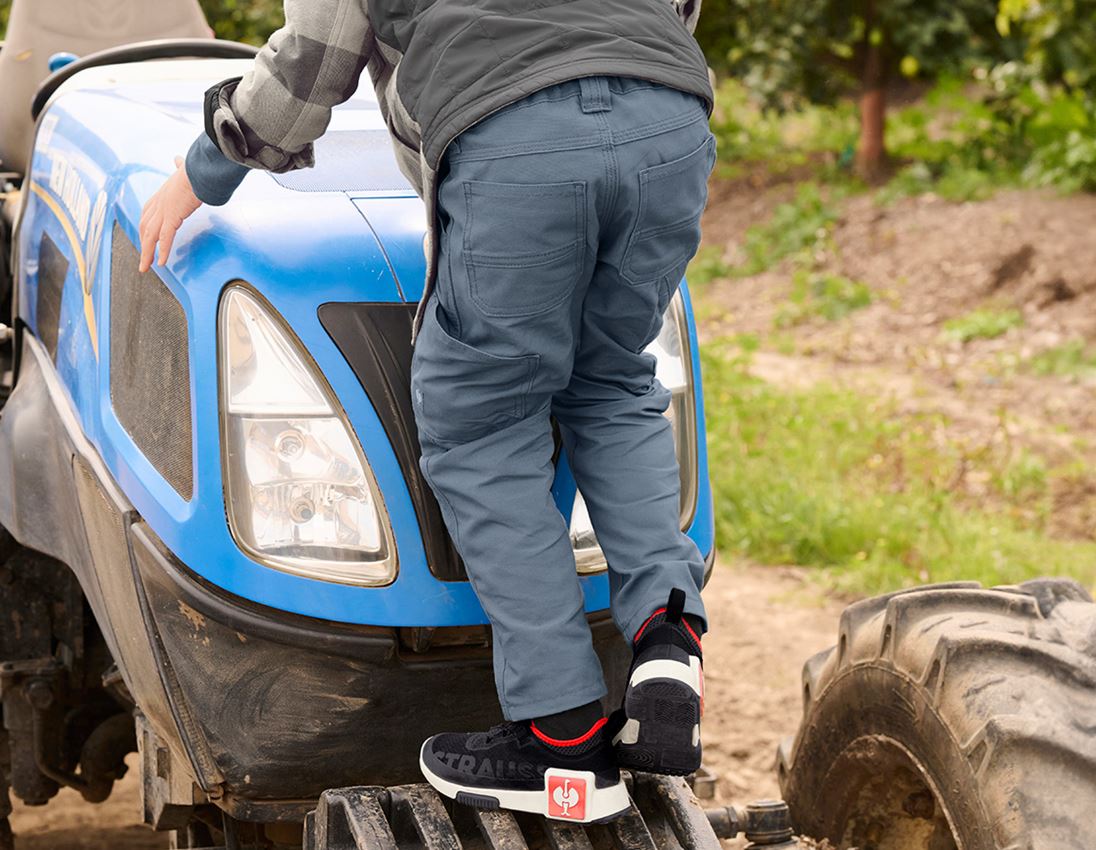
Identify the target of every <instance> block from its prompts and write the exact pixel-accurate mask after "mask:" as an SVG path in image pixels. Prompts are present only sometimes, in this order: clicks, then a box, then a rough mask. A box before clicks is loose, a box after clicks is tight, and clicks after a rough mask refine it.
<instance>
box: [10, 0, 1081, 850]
mask: <svg viewBox="0 0 1096 850" xmlns="http://www.w3.org/2000/svg"><path fill="white" fill-rule="evenodd" d="M63 52H67V53H70V54H75V55H78V56H82V57H83V58H80V59H75V56H68V57H58V56H57V54H60V53H63ZM253 53H254V49H253V48H250V47H247V46H245V45H240V44H234V43H228V42H223V41H216V40H213V39H211V38H210V37H209V31H208V28H207V26H206V23H205V21H204V19H203V18H202V15H201V12H200V11H199V9H198V6H197V3H196V0H158V1H157V2H156V3H154V4H153V3H146V2H143V0H101V2H95V3H89V2H76V0H17V2H16V3H15V4H14V8H13V10H12V14H11V21H10V26H9V31H8V42H7V44H6V45H4V46H3V48H2V49H0V170H2V171H3V174H2V175H0V182H2V190H3V194H2V196H0V202H2V205H0V243H2V250H0V257H2V261H0V305H2V306H0V375H2V380H0V405H2V411H0V527H2V528H0V704H2V716H3V728H2V730H0V850H11V848H12V836H11V831H10V829H9V828H8V821H7V818H6V816H7V815H8V814H9V813H10V808H9V804H8V799H9V792H10V794H14V795H15V796H16V797H18V798H19V799H21V800H23V801H24V802H26V803H27V804H31V805H43V804H46V803H47V802H48V801H49V800H50V799H51V798H52V797H53V796H54V795H55V794H56V793H57V791H58V789H59V788H61V787H63V786H66V787H71V788H74V789H76V790H77V791H79V793H80V794H82V795H83V797H84V798H85V799H87V800H89V801H92V802H96V801H102V800H104V799H106V797H107V796H108V795H109V794H110V792H111V789H112V787H113V785H114V783H115V781H116V780H117V779H118V778H119V777H120V776H121V775H122V774H123V773H124V772H125V770H126V767H125V764H124V761H123V760H124V758H125V756H126V755H127V754H128V753H130V752H133V751H137V752H139V754H140V755H139V764H140V770H141V777H140V786H141V789H142V808H143V817H144V820H145V822H146V823H148V824H150V825H151V826H153V827H154V828H156V829H158V830H167V831H170V832H171V835H172V839H171V840H172V842H173V846H174V847H177V848H227V849H228V850H234V848H244V847H261V848H290V847H302V846H303V847H307V848H311V850H350V848H367V849H368V850H397V848H402V847H403V846H405V845H407V846H412V847H416V848H418V847H422V848H425V850H456V848H458V847H460V846H462V845H463V846H466V847H475V848H479V847H487V848H491V850H524V848H526V847H541V846H550V847H553V848H555V850H564V849H565V848H566V850H591V848H593V847H597V848H602V847H607V846H609V845H612V846H614V847H617V848H620V850H648V848H655V847H657V848H660V850H662V848H667V850H678V848H683V849H684V850H694V848H711V850H715V848H717V847H718V846H719V839H720V838H725V837H732V836H734V835H738V834H743V835H744V836H745V837H746V838H747V839H748V840H749V841H751V842H752V843H753V845H754V846H756V847H771V848H790V847H795V846H797V843H796V842H797V840H796V839H794V838H793V837H792V835H793V830H794V831H796V832H799V833H803V834H807V835H812V836H814V837H817V838H827V839H829V840H831V841H832V842H833V843H834V844H835V845H840V846H845V847H859V848H869V847H874V848H880V850H882V848H894V847H901V848H915V849H919V848H924V850H948V848H959V850H1050V848H1054V850H1090V848H1091V847H1093V846H1096V830H1094V829H1093V827H1092V820H1091V818H1092V813H1093V812H1094V811H1096V605H1094V604H1093V603H1092V600H1091V598H1089V596H1088V595H1087V594H1086V592H1085V591H1084V590H1083V589H1082V588H1081V587H1079V586H1078V585H1075V584H1071V583H1069V582H1064V581H1054V580H1045V581H1038V582H1033V583H1029V584H1026V585H1023V586H1020V587H1010V588H996V589H982V588H980V587H978V586H977V585H973V584H969V585H968V584H963V585H954V586H947V587H932V588H925V589H920V590H911V591H909V592H904V593H899V594H894V595H891V596H888V597H884V598H881V599H874V600H870V601H866V602H861V603H858V604H856V605H853V606H852V607H851V608H849V609H848V611H847V612H846V613H845V615H844V616H843V618H842V621H841V625H840V629H839V633H838V640H837V644H836V646H835V647H834V648H833V649H831V650H829V651H827V652H825V653H822V654H820V655H818V656H816V657H815V658H812V659H811V660H810V661H809V662H808V663H807V666H806V668H805V670H804V679H803V702H804V720H803V725H802V727H801V728H800V730H799V732H798V734H797V735H796V736H795V737H794V739H792V740H790V741H789V743H788V744H787V745H785V747H783V748H782V749H781V752H780V756H779V768H778V769H779V773H780V782H781V785H782V788H783V790H784V793H785V795H786V797H787V804H784V803H781V802H767V803H758V804H753V805H750V806H747V807H745V808H743V809H741V810H739V809H731V808H716V809H708V810H705V809H704V808H702V807H701V805H700V804H699V803H698V802H697V798H696V796H695V795H694V793H693V790H692V788H691V786H690V783H688V782H686V781H685V780H683V779H671V778H666V777H656V776H651V775H645V774H639V773H637V774H635V775H634V776H631V777H629V779H628V782H629V790H630V792H631V794H632V799H633V801H634V806H633V808H632V809H631V810H630V811H629V813H628V814H626V815H625V816H624V817H622V818H620V819H617V820H615V821H613V822H611V823H609V824H603V825H596V826H590V827H583V826H580V825H577V824H573V823H567V822H565V821H560V820H546V819H543V818H534V817H526V816H524V815H518V816H515V815H513V814H511V813H509V812H505V811H500V810H494V811H491V810H478V809H471V808H466V807H463V806H459V805H454V804H452V803H450V802H449V801H443V800H442V798H440V797H439V796H438V795H437V794H436V793H435V792H434V791H433V790H431V789H430V788H429V787H428V786H426V785H424V784H423V783H422V782H421V776H420V774H419V772H418V761H417V756H418V747H419V744H420V743H421V741H422V740H423V739H424V738H425V737H426V736H428V735H430V734H433V733H435V732H437V731H440V730H441V729H443V728H445V729H461V728H467V729H473V728H482V727H483V726H485V725H487V724H489V723H491V722H494V721H496V720H498V719H499V718H498V706H497V702H496V699H495V694H494V688H493V684H492V674H491V634H490V630H489V628H488V626H487V621H486V618H485V617H484V614H483V611H482V609H481V608H480V606H479V604H478V603H477V601H476V598H475V595H474V593H473V592H472V588H471V587H470V585H469V583H468V581H467V577H466V575H465V572H464V568H463V565H462V563H461V560H460V557H459V555H458V553H457V552H456V551H455V549H454V547H453V545H452V542H451V541H450V539H449V537H448V535H447V534H446V531H445V527H444V524H443V522H442V518H441V514H440V513H439V509H438V506H437V504H436V502H435V501H434V499H433V496H432V494H431V492H430V490H429V488H428V487H427V486H426V484H425V482H424V481H423V479H422V477H421V474H420V472H419V469H418V443H417V438H416V433H415V429H414V421H413V417H412V413H411V408H410V403H409V391H408V382H409V374H408V373H409V367H410V359H411V348H410V333H409V331H410V324H411V319H412V316H413V313H414V308H415V305H416V303H417V301H418V298H419V296H420V294H421V287H422V280H423V276H424V258H423V247H422V240H423V234H424V230H425V226H424V219H423V216H424V213H423V207H422V204H421V202H420V201H419V199H418V198H417V197H416V196H415V194H414V192H413V191H412V190H411V188H410V186H409V185H408V184H407V182H406V180H405V179H404V177H403V176H402V175H401V174H400V172H399V170H398V168H397V167H396V163H395V159H394V156H393V154H392V152H391V149H390V143H389V139H388V135H387V130H386V128H385V126H384V124H383V122H382V120H381V117H380V114H379V112H378V110H377V105H376V102H375V100H374V97H373V94H372V90H371V88H370V86H369V85H368V83H367V84H365V85H363V87H362V90H361V91H359V92H358V94H357V95H356V96H355V97H354V98H352V99H351V100H350V101H349V102H348V103H347V104H345V105H344V106H342V107H340V108H338V109H337V110H336V111H335V116H334V119H333V121H332V125H331V129H330V132H329V133H328V134H327V135H326V136H325V137H324V139H322V140H321V141H320V142H319V143H318V145H317V149H316V160H317V162H316V167H315V168H313V169H308V170H306V171H303V172H298V173H292V174H285V175H270V174H263V173H253V174H251V175H249V176H248V178H247V179H246V180H245V181H244V183H243V185H242V187H241V189H240V191H239V192H238V193H237V195H236V198H235V199H234V201H233V203H232V204H231V205H229V206H227V207H224V208H218V209H215V210H208V209H207V210H203V211H202V212H200V213H199V214H198V215H197V216H196V217H195V219H194V222H193V226H191V227H188V230H187V231H185V237H186V238H185V239H183V240H182V241H181V242H180V243H179V244H178V245H177V250H176V252H175V254H174V257H173V259H172V260H171V262H170V263H169V264H168V265H167V266H166V267H165V268H162V269H160V268H158V269H156V270H154V271H152V272H149V273H146V274H143V275H141V274H139V273H138V271H137V251H136V248H135V244H136V241H137V224H138V221H139V217H140V211H141V208H142V204H143V203H144V201H145V200H146V199H147V198H148V197H149V195H150V194H151V193H152V192H153V191H154V189H155V188H156V187H157V186H158V184H159V182H160V181H161V180H162V178H163V175H164V173H165V170H166V168H167V167H169V166H170V163H165V162H163V161H162V160H163V154H162V152H163V151H164V150H172V149H175V150H178V151H183V150H185V148H186V145H188V144H189V142H190V141H191V140H192V139H193V137H194V136H195V135H196V133H197V132H198V131H199V129H200V127H201V125H202V112H201V108H202V107H201V105H202V94H203V92H204V91H205V89H206V88H207V87H209V86H210V85H211V84H212V83H214V82H216V81H218V80H221V79H224V78H226V77H230V76H234V75H236V74H240V73H243V72H244V71H246V69H247V68H248V63H249V57H250V56H251V55H253ZM51 57H52V59H51ZM73 60H74V61H73ZM66 63H67V64H66ZM51 65H52V67H51ZM304 278H306V279H307V286H304V285H302V279H304ZM650 350H651V353H652V354H654V355H655V357H656V358H657V363H658V376H659V379H660V380H661V381H662V382H663V383H664V384H665V385H666V386H667V387H668V388H670V389H672V390H673V397H674V400H673V403H672V405H671V407H670V408H669V410H668V411H667V415H668V416H670V417H671V418H672V421H673V428H674V434H675V439H676V441H677V450H678V457H679V460H680V466H681V476H682V479H681V522H682V528H683V529H685V530H686V531H687V533H688V534H690V535H691V536H692V537H693V539H694V540H695V541H696V542H697V544H698V546H699V547H700V549H701V551H702V552H705V553H708V561H709V569H710V567H711V563H712V560H713V559H714V553H715V546H714V531H713V517H712V491H711V487H710V483H709V470H708V464H707V455H706V449H705V434H704V414H703V393H702V387H701V383H700V368H699V361H698V352H697V341H696V331H695V326H694V322H693V316H692V311H691V307H690V302H689V295H688V287H687V285H686V284H684V283H683V284H682V286H681V287H680V291H679V294H678V296H677V297H676V298H675V300H674V301H673V303H672V304H671V305H670V308H669V310H668V312H667V315H666V321H665V324H664V328H663V331H662V334H661V335H660V336H659V338H658V339H657V341H656V342H655V343H654V344H653V345H652V347H651V349H650ZM559 445H560V444H559V441H558V440H557V451H556V457H555V461H556V467H557V473H556V481H555V486H554V488H553V494H554V496H555V500H556V504H557V506H558V507H559V509H560V511H561V513H562V514H563V515H564V516H565V517H569V522H570V529H571V539H572V542H573V545H574V550H575V558H576V564H577V568H578V570H579V572H580V573H581V575H582V583H583V587H584V591H585V598H586V607H587V612H588V617H589V621H590V625H591V628H592V632H593V635H594V640H595V645H596V647H597V650H598V653H599V655H600V657H601V659H602V662H603V664H604V666H605V669H606V674H607V679H608V680H609V681H610V682H613V683H615V687H616V689H617V690H616V691H614V692H612V693H610V695H609V700H610V701H619V699H620V692H619V688H620V687H621V685H622V684H623V682H622V680H623V677H624V675H625V673H626V671H627V668H628V662H629V660H630V653H629V649H628V647H627V646H626V645H625V643H624V641H623V640H622V638H621V637H620V635H619V634H618V633H617V631H616V629H615V627H614V626H613V624H612V622H611V620H610V619H609V616H608V612H607V609H608V598H609V586H608V580H607V577H606V569H605V568H606V564H605V558H604V556H603V555H602V553H601V550H600V549H599V547H598V544H597V537H596V534H595V530H594V528H593V527H592V525H591V523H590V520H589V516H588V514H587V512H586V509H585V506H584V504H583V501H582V496H581V494H580V493H578V492H576V487H575V484H574V480H573V478H572V476H571V474H570V471H569V469H568V465H567V457H566V453H565V452H562V451H560V449H559ZM728 474H733V470H731V471H728ZM456 695H459V699H458V698H456ZM700 787H701V785H700V783H697V788H698V790H699V789H700ZM331 789H336V790H331ZM902 842H904V843H902Z"/></svg>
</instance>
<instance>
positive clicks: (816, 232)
mask: <svg viewBox="0 0 1096 850" xmlns="http://www.w3.org/2000/svg"><path fill="white" fill-rule="evenodd" d="M835 200H836V199H835V198H833V197H829V198H825V197H823V195H822V192H821V190H820V189H819V187H818V186H817V184H814V183H804V184H802V185H801V186H800V187H799V189H798V190H797V192H796V195H795V198H794V199H793V200H791V201H788V202H786V203H783V204H780V205H779V206H778V207H777V208H776V209H775V210H773V214H772V216H771V217H770V218H769V220H768V221H767V222H765V223H764V224H759V225H754V226H753V227H751V228H750V229H749V230H747V231H746V238H745V240H744V241H743V245H742V250H743V252H744V253H745V255H746V259H745V261H744V262H743V263H742V264H741V265H740V266H738V268H736V269H734V273H735V274H736V275H739V276H742V277H748V276H750V275H755V274H760V273H761V272H763V271H766V270H767V269H771V268H772V267H773V266H775V265H776V264H777V263H779V262H780V261H781V260H783V259H784V258H785V257H790V256H792V255H806V256H807V258H808V259H809V255H810V254H811V253H813V252H814V251H815V250H816V249H818V248H820V247H821V246H823V245H824V244H825V243H826V242H827V241H828V240H829V237H830V234H831V233H832V232H833V226H834V224H836V222H837V219H838V213H837V209H836V207H835V206H834V201H835Z"/></svg>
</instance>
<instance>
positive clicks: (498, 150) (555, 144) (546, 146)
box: [451, 137, 603, 162]
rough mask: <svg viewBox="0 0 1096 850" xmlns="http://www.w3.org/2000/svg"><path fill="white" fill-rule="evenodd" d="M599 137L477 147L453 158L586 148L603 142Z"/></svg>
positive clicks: (505, 155) (464, 159) (474, 158)
mask: <svg viewBox="0 0 1096 850" xmlns="http://www.w3.org/2000/svg"><path fill="white" fill-rule="evenodd" d="M602 142H603V140H602V139H601V138H600V137H599V138H598V139H597V140H595V141H591V142H586V141H582V140H581V139H553V140H551V141H546V142H522V143H521V144H517V143H515V144H512V145H499V146H497V147H491V148H477V149H475V150H470V151H464V152H462V153H461V154H460V155H459V156H455V157H453V158H452V159H451V161H452V162H473V161H476V160H484V159H499V158H501V157H508V156H521V155H523V154H529V153H554V152H558V151H570V150H585V149H586V148H596V147H597V146H598V145H600V144H602Z"/></svg>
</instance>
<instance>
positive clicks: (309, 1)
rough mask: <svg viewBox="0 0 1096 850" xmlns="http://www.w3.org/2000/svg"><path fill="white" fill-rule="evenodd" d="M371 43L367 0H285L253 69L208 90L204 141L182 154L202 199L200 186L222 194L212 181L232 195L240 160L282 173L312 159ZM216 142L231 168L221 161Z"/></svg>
mask: <svg viewBox="0 0 1096 850" xmlns="http://www.w3.org/2000/svg"><path fill="white" fill-rule="evenodd" d="M373 43H374V42H373V33H372V29H371V28H370V25H369V18H368V14H367V12H366V7H365V0H285V26H284V27H282V28H281V29H280V30H278V31H277V32H275V33H274V34H273V35H272V36H271V37H270V40H269V41H268V42H267V43H266V45H265V46H264V47H263V48H262V50H260V51H259V54H258V55H257V56H256V57H255V65H254V67H253V68H252V70H251V71H249V72H248V73H247V74H245V75H244V76H243V77H235V78H233V79H230V80H224V81H223V82H221V83H218V84H217V85H216V86H214V87H213V88H211V89H210V90H209V91H208V92H207V93H206V101H205V122H206V133H205V135H206V136H207V137H208V140H209V143H206V142H203V141H202V139H201V138H199V139H198V140H197V141H196V142H195V143H194V145H193V146H192V148H191V150H190V152H189V153H188V155H187V173H188V176H189V177H190V178H191V182H192V184H194V186H195V192H196V193H197V194H198V197H199V198H202V199H203V200H205V199H204V198H203V197H202V196H203V192H202V191H199V189H200V188H201V189H203V190H205V194H206V195H207V196H209V197H211V198H214V197H218V196H221V195H223V194H224V192H223V191H221V192H218V191H216V189H218V188H220V189H222V190H224V189H227V191H228V194H229V195H231V192H232V190H233V189H235V185H231V186H230V185H229V184H231V183H232V181H233V180H234V181H235V184H236V185H238V184H239V181H240V180H242V179H243V175H244V174H245V173H246V172H245V171H242V170H241V169H240V168H239V166H243V167H246V168H258V169H262V170H265V171H275V172H279V173H280V172H285V171H293V170H294V169H297V168H308V167H310V166H312V165H314V164H315V156H314V152H313V146H312V143H313V142H314V141H315V140H316V139H318V138H319V137H320V136H322V135H323V134H324V131H326V130H327V126H328V124H329V123H330V121H331V110H332V108H333V107H335V106H337V105H338V104H340V103H343V102H344V101H346V100H349V99H350V97H351V95H353V94H354V92H355V91H356V90H357V88H358V82H359V80H360V78H361V74H362V71H363V70H364V69H365V66H366V63H367V62H368V60H369V54H370V52H371V50H372V48H373ZM214 147H215V148H216V149H217V150H218V151H219V152H220V153H221V154H222V155H223V157H224V158H225V159H227V160H228V161H229V162H230V163H235V164H236V166H237V167H236V168H232V167H230V166H229V165H228V164H226V163H223V162H220V161H219V159H218V157H217V156H216V153H215V152H214V151H213V150H212V148H214ZM192 165H193V169H192ZM225 200H227V198H225ZM210 202H215V201H210ZM222 202H223V201H222Z"/></svg>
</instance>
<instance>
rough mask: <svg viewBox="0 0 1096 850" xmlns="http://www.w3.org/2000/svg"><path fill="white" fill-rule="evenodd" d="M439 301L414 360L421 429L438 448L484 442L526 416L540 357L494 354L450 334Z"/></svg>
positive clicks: (417, 342)
mask: <svg viewBox="0 0 1096 850" xmlns="http://www.w3.org/2000/svg"><path fill="white" fill-rule="evenodd" d="M437 309H438V300H437V298H436V297H431V303H430V304H429V305H428V307H427V309H426V311H425V313H424V314H423V322H422V327H421V328H420V329H419V334H418V336H417V337H416V339H415V348H414V351H413V356H412V358H411V400H412V404H413V405H414V409H415V423H416V425H417V426H418V428H419V430H420V431H422V432H424V433H425V434H426V435H427V436H428V437H430V438H431V439H433V440H434V441H436V442H438V443H443V444H447V445H455V444H458V443H466V442H469V441H470V440H475V439H478V438H479V437H482V436H484V435H485V434H487V433H488V432H490V431H493V430H495V429H497V428H503V427H505V426H507V425H509V424H511V423H513V422H515V421H517V420H518V419H521V418H522V417H524V416H525V406H526V400H527V399H528V397H529V392H530V390H531V389H532V384H533V379H534V377H535V376H536V371H537V364H538V363H539V361H540V355H538V354H522V355H515V356H504V355H499V354H491V353H490V352H487V351H482V350H480V349H479V348H475V347H473V346H471V345H468V344H467V343H465V342H462V341H461V340H459V339H457V338H456V337H454V336H452V335H450V333H449V332H448V331H447V330H446V329H445V328H444V327H443V326H442V325H441V323H440V322H439V321H438V317H437Z"/></svg>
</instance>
